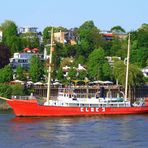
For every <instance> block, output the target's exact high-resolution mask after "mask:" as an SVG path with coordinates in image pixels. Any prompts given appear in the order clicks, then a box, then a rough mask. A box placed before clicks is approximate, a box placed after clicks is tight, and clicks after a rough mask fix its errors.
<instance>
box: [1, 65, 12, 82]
mask: <svg viewBox="0 0 148 148" xmlns="http://www.w3.org/2000/svg"><path fill="white" fill-rule="evenodd" d="M12 78H13V70H12V68H11V67H10V65H6V66H5V67H4V68H2V69H0V83H4V82H9V81H11V80H12Z"/></svg>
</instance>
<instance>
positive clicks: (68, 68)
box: [63, 64, 86, 77]
mask: <svg viewBox="0 0 148 148" xmlns="http://www.w3.org/2000/svg"><path fill="white" fill-rule="evenodd" d="M73 68H75V69H76V70H77V74H78V73H79V72H80V71H86V69H85V68H84V67H83V66H82V65H81V64H78V67H73ZM69 70H70V67H69V66H67V65H66V66H65V67H63V72H64V76H65V77H66V76H68V72H69Z"/></svg>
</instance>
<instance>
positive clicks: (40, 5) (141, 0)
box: [0, 0, 148, 32]
mask: <svg viewBox="0 0 148 148" xmlns="http://www.w3.org/2000/svg"><path fill="white" fill-rule="evenodd" d="M5 20H12V21H14V22H15V23H16V25H17V26H18V27H24V26H29V27H38V31H43V29H44V28H45V27H47V26H63V27H66V28H68V29H70V28H73V27H79V26H81V25H82V24H83V23H84V22H85V21H88V20H93V22H94V24H95V25H96V26H97V27H98V28H99V29H100V30H110V29H111V28H112V27H114V26H117V25H120V26H121V27H122V28H124V29H125V30H126V31H127V32H128V31H132V30H136V29H138V28H139V27H140V26H141V25H142V24H143V23H148V0H0V24H1V23H3V22H4V21H5Z"/></svg>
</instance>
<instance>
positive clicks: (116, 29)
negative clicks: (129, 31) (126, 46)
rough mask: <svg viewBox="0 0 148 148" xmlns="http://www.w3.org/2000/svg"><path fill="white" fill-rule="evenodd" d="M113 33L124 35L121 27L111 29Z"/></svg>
mask: <svg viewBox="0 0 148 148" xmlns="http://www.w3.org/2000/svg"><path fill="white" fill-rule="evenodd" d="M111 31H112V32H114V33H125V30H124V29H123V28H122V27H121V26H114V27H112V28H111Z"/></svg>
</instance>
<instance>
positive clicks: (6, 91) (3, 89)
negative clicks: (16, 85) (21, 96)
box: [0, 84, 12, 98]
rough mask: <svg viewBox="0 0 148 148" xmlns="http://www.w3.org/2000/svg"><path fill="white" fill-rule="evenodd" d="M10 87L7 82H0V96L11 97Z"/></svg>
mask: <svg viewBox="0 0 148 148" xmlns="http://www.w3.org/2000/svg"><path fill="white" fill-rule="evenodd" d="M11 93H12V88H11V87H10V85H7V84H0V96H2V97H6V98H11Z"/></svg>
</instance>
